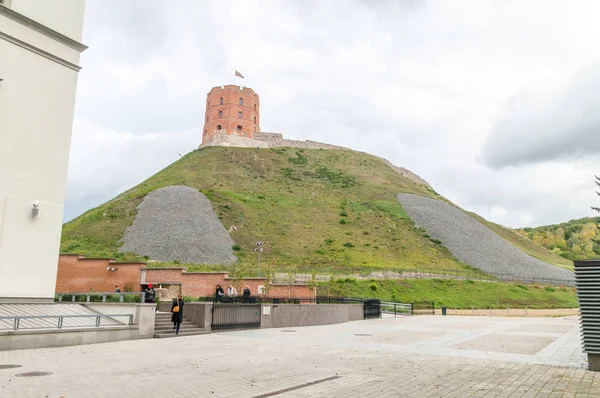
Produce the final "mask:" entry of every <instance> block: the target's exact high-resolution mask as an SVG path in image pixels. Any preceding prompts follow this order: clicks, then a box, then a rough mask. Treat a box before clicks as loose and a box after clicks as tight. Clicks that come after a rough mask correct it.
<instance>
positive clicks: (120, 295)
mask: <svg viewBox="0 0 600 398" xmlns="http://www.w3.org/2000/svg"><path fill="white" fill-rule="evenodd" d="M122 302H123V295H122V294H119V303H122Z"/></svg>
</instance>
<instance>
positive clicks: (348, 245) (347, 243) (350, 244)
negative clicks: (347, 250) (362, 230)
mask: <svg viewBox="0 0 600 398" xmlns="http://www.w3.org/2000/svg"><path fill="white" fill-rule="evenodd" d="M343 246H345V247H354V245H353V244H352V243H350V242H346V243H344V245H343Z"/></svg>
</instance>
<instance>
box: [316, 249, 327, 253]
mask: <svg viewBox="0 0 600 398" xmlns="http://www.w3.org/2000/svg"><path fill="white" fill-rule="evenodd" d="M315 253H317V254H325V251H324V250H321V249H319V250H315Z"/></svg>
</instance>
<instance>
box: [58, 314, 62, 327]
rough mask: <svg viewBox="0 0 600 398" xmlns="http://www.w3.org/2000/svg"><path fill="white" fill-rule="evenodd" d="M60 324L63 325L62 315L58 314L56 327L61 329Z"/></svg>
mask: <svg viewBox="0 0 600 398" xmlns="http://www.w3.org/2000/svg"><path fill="white" fill-rule="evenodd" d="M62 325H63V317H62V316H59V317H58V328H59V329H62Z"/></svg>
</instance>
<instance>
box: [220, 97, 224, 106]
mask: <svg viewBox="0 0 600 398" xmlns="http://www.w3.org/2000/svg"><path fill="white" fill-rule="evenodd" d="M219 104H221V105H223V97H221V98H220V99H219Z"/></svg>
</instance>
